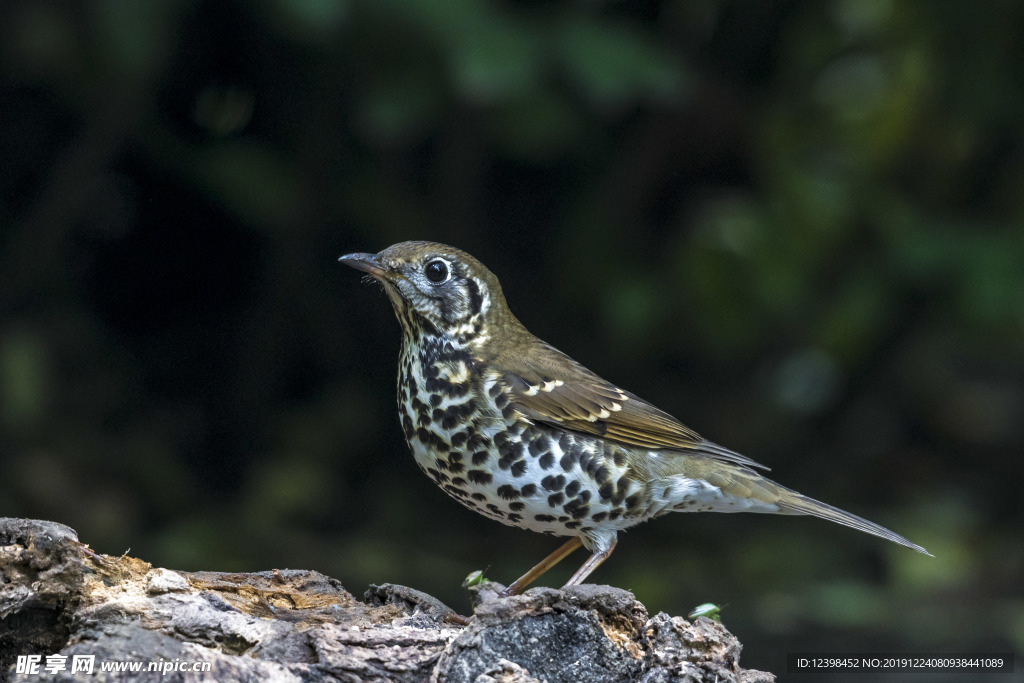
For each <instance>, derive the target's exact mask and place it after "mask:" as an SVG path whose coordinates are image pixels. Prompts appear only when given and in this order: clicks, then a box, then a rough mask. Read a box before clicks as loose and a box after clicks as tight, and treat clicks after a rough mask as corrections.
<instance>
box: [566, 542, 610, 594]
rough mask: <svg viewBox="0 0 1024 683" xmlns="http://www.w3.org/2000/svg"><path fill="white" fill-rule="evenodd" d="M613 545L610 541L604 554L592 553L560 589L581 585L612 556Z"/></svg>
mask: <svg viewBox="0 0 1024 683" xmlns="http://www.w3.org/2000/svg"><path fill="white" fill-rule="evenodd" d="M615 545H616V541H612V544H611V545H610V546H608V550H605V551H604V552H600V553H594V554H593V555H591V556H590V557H588V558H587V561H586V562H584V563H583V566H582V567H580V568H579V569H577V570H576V573H575V574H573V575H572V578H570V579H569V581H568V582H566V584H565V586H562V588H566V587H568V586H578V585H580V584H581V583H583V580H584V579H586V578H587V577H588V576H590V574H591V573H592V572H593V571H594V570H595V569H597V568H598V567H600V566H601V563H602V562H604V561H605V560H607V559H608V557H609V556H610V555H611V554H612V551H613V550H615Z"/></svg>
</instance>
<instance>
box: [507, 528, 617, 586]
mask: <svg viewBox="0 0 1024 683" xmlns="http://www.w3.org/2000/svg"><path fill="white" fill-rule="evenodd" d="M581 545H583V541H581V540H580V537H579V536H573V537H572V538H571V539H569V540H568V541H566V542H565V543H563V544H562V545H561V547H559V548H558V550H556V551H555V552H553V553H551V554H550V555H548V556H547V557H545V558H544V559H543V560H541V561H540V562H538V563H537V564H536V565H535V566H534V567H533V569H531V570H530V571H528V572H526V573H525V574H523V575H522V576H520V577H519V578H518V579H516V580H515V581H513V582H512V583H510V584H509V585H508V588H506V589H505V590H503V591H501V593H499V595H500V596H501V597H503V598H507V597H508V596H510V595H518V594H519V593H521V592H522V590H523V589H524V588H526V587H527V586H529V585H530V584H531V583H533V582H534V581H536V580H537V577H539V576H540V575H541V574H543V573H544V572H546V571H547V570H549V569H551V568H552V567H554V566H555V565H556V564H558V563H559V562H561V561H562V560H564V559H565V558H566V557H568V556H569V555H571V554H572V551H574V550H576V548H579V547H580V546H581ZM612 547H613V548H614V547H615V546H614V545H613V546H612ZM608 553H609V554H610V553H611V551H610V550H609V551H608ZM605 557H607V555H606V556H605ZM591 559H593V558H591ZM602 559H604V558H602ZM587 562H588V563H589V562H590V560H587ZM598 564H600V562H598ZM584 566H586V565H584ZM594 566H595V567H596V566H597V565H594ZM581 571H582V570H581ZM591 571H593V569H591ZM576 573H577V574H579V572H576ZM589 573H590V572H587V574H589ZM584 576H586V574H584ZM573 578H575V577H573ZM580 580H581V581H582V579H580Z"/></svg>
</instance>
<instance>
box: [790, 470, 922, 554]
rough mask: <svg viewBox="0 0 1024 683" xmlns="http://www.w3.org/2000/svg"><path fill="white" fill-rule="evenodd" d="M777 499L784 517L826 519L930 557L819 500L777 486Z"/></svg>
mask: <svg viewBox="0 0 1024 683" xmlns="http://www.w3.org/2000/svg"><path fill="white" fill-rule="evenodd" d="M779 489H780V491H779V497H778V499H777V500H776V501H775V504H776V505H777V506H778V507H779V513H780V514H784V515H813V516H815V517H821V518H822V519H827V520H829V521H830V522H835V523H837V524H842V525H844V526H848V527H850V528H851V529H857V530H858V531H863V532H865V533H868V534H873V535H875V536H878V537H880V538H884V539H886V540H889V541H892V542H893V543H899V544H900V545H902V546H906V547H908V548H910V549H911V550H916V551H917V552H919V553H924V554H925V555H927V556H929V557H932V554H931V553H930V552H928V551H927V550H925V549H924V548H922V547H921V546H919V545H917V544H916V543H911V542H910V541H908V540H907V539H905V538H903V537H902V536H900V535H899V534H897V533H896V532H894V531H890V530H889V529H886V528H885V527H884V526H880V525H878V524H875V523H874V522H869V521H868V520H866V519H864V518H863V517H858V516H857V515H854V514H851V513H849V512H846V511H845V510H840V509H839V508H837V507H832V506H831V505H828V504H826V503H822V502H821V501H819V500H814V499H813V498H808V497H807V496H805V495H803V494H800V493H797V492H796V491H793V490H790V489H787V488H785V487H784V486H779Z"/></svg>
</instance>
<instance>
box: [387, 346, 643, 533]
mask: <svg viewBox="0 0 1024 683" xmlns="http://www.w3.org/2000/svg"><path fill="white" fill-rule="evenodd" d="M437 351H438V349H437V348H436V347H435V348H433V349H426V350H425V349H422V348H421V349H415V348H410V349H407V350H403V353H402V358H401V360H400V363H399V377H398V384H399V387H398V396H399V414H400V418H401V421H402V428H403V432H404V434H405V438H406V441H407V442H408V444H409V447H410V449H411V450H412V453H413V456H414V457H415V459H416V462H417V464H418V465H419V466H420V468H421V469H422V470H423V471H424V472H425V473H426V474H427V475H428V476H429V477H430V478H431V479H433V481H434V482H435V483H436V484H437V485H438V486H440V487H441V488H442V489H444V491H445V492H447V493H448V494H449V495H451V496H452V497H454V498H455V499H457V500H458V501H459V502H460V503H462V504H463V505H465V506H466V507H469V508H471V509H473V510H476V511H477V512H480V513H481V514H484V515H486V516H488V517H491V518H493V519H496V520H498V521H501V522H503V523H505V524H508V525H512V526H518V527H521V528H526V529H530V530H533V531H538V532H541V533H548V534H552V535H559V536H567V535H580V536H584V537H588V536H589V537H597V536H601V535H607V532H608V531H609V530H616V529H624V528H627V527H630V526H633V525H634V524H637V523H639V522H640V521H642V520H643V519H645V518H646V517H647V516H648V509H649V507H650V506H649V495H648V492H647V487H646V486H645V485H644V484H643V483H642V482H641V481H639V480H638V479H637V478H636V477H635V475H634V473H633V472H632V471H631V470H630V468H629V466H628V464H627V463H628V460H629V458H627V457H625V456H626V454H625V453H623V452H622V449H623V448H624V447H622V446H619V445H618V444H614V443H611V442H606V441H603V440H601V439H599V438H597V437H593V436H589V435H584V434H579V433H576V432H572V431H569V430H565V429H561V428H558V427H555V426H551V425H546V424H540V423H534V422H531V421H530V420H527V419H525V418H523V417H522V416H521V415H519V414H518V413H517V412H516V411H510V410H508V409H507V408H508V396H507V394H504V393H503V392H502V391H501V390H500V387H497V388H496V381H497V380H496V378H495V376H494V374H493V373H483V372H481V371H480V369H479V368H478V367H477V365H476V363H475V361H474V360H473V359H472V357H469V355H468V354H462V353H447V354H442V353H438V352H437ZM602 537H603V536H602Z"/></svg>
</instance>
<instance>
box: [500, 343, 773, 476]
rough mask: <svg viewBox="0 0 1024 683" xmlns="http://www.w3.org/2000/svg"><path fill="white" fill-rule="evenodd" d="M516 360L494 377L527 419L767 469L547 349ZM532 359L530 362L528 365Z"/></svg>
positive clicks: (625, 442) (633, 442)
mask: <svg viewBox="0 0 1024 683" xmlns="http://www.w3.org/2000/svg"><path fill="white" fill-rule="evenodd" d="M538 350H539V351H540V352H539V353H531V354H526V355H525V357H524V356H519V357H517V358H515V359H511V361H512V362H508V363H506V364H505V365H506V366H511V367H506V369H505V371H504V372H503V373H501V374H500V375H497V376H496V377H494V381H496V382H498V383H500V384H501V385H502V389H503V391H506V392H508V394H509V399H510V403H511V404H512V405H513V406H514V407H515V408H516V409H517V410H518V411H519V412H521V413H522V414H523V415H525V416H526V417H527V418H529V419H531V420H534V421H538V422H543V423H546V424H551V425H555V426H559V427H562V428H564V429H570V430H573V431H576V432H581V433H583V434H592V435H595V436H602V437H604V438H606V439H611V440H614V441H617V442H619V443H621V444H625V445H630V446H639V447H641V448H650V449H664V450H674V451H684V452H689V453H694V454H700V455H704V456H707V457H710V458H714V459H716V460H721V461H724V462H730V463H733V464H736V465H740V466H742V467H749V468H755V467H756V468H761V469H768V468H767V467H765V466H764V465H761V464H759V463H757V462H755V461H754V460H751V459H750V458H748V457H746V456H744V455H740V454H739V453H736V452H734V451H731V450H729V449H728V448H725V447H723V446H719V445H718V444H715V443H713V442H711V441H708V440H706V439H704V438H703V437H701V436H700V435H699V434H698V433H697V432H695V431H693V430H692V429H690V428H689V427H687V426H685V425H684V424H682V423H681V422H679V420H677V419H675V418H674V417H672V416H671V415H669V414H668V413H666V412H664V411H662V410H659V409H658V408H656V407H655V406H653V405H651V404H650V403H648V402H647V401H644V400H643V399H641V398H640V397H638V396H636V395H635V394H632V393H630V392H628V391H625V390H624V389H620V388H619V387H617V386H615V385H614V384H612V383H611V382H608V381H606V380H603V379H601V378H600V377H598V376H597V375H595V374H594V373H592V372H590V371H589V370H587V369H586V368H584V367H583V366H582V365H580V364H579V363H577V362H576V361H574V360H572V359H571V358H569V357H568V356H566V355H565V354H563V353H561V352H560V351H557V350H556V349H554V348H553V347H551V346H548V345H546V344H544V345H543V346H542V347H540V348H539V349H538ZM527 359H529V360H527Z"/></svg>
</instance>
